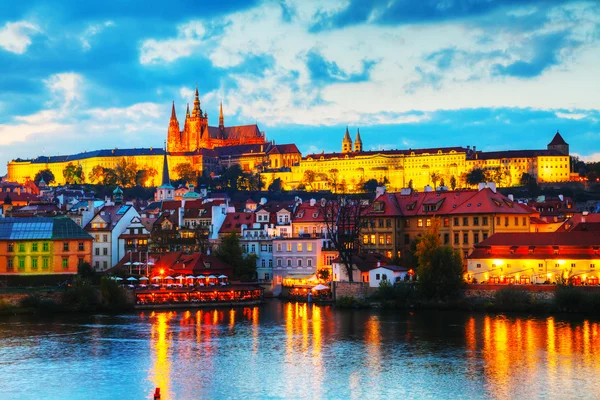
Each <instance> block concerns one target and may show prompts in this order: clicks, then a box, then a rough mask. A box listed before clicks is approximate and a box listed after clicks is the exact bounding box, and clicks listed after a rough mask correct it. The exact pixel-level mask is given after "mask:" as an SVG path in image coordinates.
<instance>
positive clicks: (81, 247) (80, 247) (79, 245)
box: [77, 242, 83, 251]
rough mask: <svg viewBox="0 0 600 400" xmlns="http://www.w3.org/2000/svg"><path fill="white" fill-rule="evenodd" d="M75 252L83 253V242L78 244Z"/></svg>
mask: <svg viewBox="0 0 600 400" xmlns="http://www.w3.org/2000/svg"><path fill="white" fill-rule="evenodd" d="M77 250H79V251H83V242H79V244H78V245H77Z"/></svg>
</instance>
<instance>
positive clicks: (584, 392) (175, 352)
mask: <svg viewBox="0 0 600 400" xmlns="http://www.w3.org/2000/svg"><path fill="white" fill-rule="evenodd" d="M599 355H600V323H599V322H598V321H591V320H585V319H571V320H565V319H561V318H557V317H545V316H544V317H528V316H522V315H488V314H468V313H462V312H447V311H445V312H436V311H414V312H385V311H378V310H337V309H334V308H333V307H331V306H315V305H307V304H297V303H285V302H279V301H275V300H274V301H269V302H267V303H266V304H265V305H262V306H259V307H248V308H236V309H212V310H209V309H203V310H198V309H195V310H189V311H185V310H183V311H182V310H178V311H156V312H151V311H150V312H148V311H145V312H139V313H136V314H129V315H119V316H108V315H66V314H65V315H56V316H47V317H39V316H38V317H35V316H15V317H1V319H0V398H2V399H5V400H6V399H95V400H97V399H144V398H151V397H152V393H153V392H154V388H155V387H160V388H161V392H162V399H229V398H231V399H242V398H260V399H279V398H285V399H394V398H398V399H400V398H414V399H420V398H433V399H458V398H460V399H462V398H527V399H534V398H560V399H569V398H573V399H574V398H598V397H600V390H599V389H598V381H599V378H600V361H598V356H599Z"/></svg>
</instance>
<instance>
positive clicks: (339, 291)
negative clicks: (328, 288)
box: [333, 282, 376, 300]
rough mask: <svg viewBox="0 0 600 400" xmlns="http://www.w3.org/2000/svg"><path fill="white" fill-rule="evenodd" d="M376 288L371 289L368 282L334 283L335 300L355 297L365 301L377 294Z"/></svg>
mask: <svg viewBox="0 0 600 400" xmlns="http://www.w3.org/2000/svg"><path fill="white" fill-rule="evenodd" d="M375 289H376V288H371V287H369V283H368V282H333V299H334V300H337V299H339V298H340V297H354V298H356V299H365V298H367V297H369V296H370V295H371V294H373V293H374V292H375Z"/></svg>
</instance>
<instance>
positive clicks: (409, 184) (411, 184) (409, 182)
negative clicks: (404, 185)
mask: <svg viewBox="0 0 600 400" xmlns="http://www.w3.org/2000/svg"><path fill="white" fill-rule="evenodd" d="M413 186H414V183H413V180H412V179H411V180H410V181H408V188H409V189H410V190H412V189H413Z"/></svg>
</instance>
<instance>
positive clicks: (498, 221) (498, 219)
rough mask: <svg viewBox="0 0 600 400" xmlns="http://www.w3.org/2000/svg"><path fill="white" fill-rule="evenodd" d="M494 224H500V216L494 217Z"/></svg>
mask: <svg viewBox="0 0 600 400" xmlns="http://www.w3.org/2000/svg"><path fill="white" fill-rule="evenodd" d="M496 225H500V217H496Z"/></svg>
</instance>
